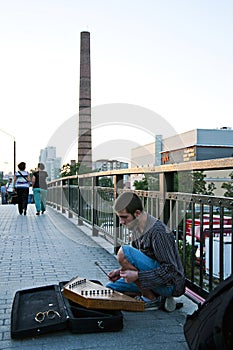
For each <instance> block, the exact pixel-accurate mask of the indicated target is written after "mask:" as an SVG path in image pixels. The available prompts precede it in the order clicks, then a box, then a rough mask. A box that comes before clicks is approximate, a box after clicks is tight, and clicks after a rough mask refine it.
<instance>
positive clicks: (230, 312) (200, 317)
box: [184, 275, 233, 350]
mask: <svg viewBox="0 0 233 350" xmlns="http://www.w3.org/2000/svg"><path fill="white" fill-rule="evenodd" d="M184 335H185V338H186V341H187V343H188V346H189V349H190V350H232V349H233V275H231V276H229V277H228V278H226V279H225V280H224V281H222V282H221V283H220V284H219V285H218V286H217V287H216V288H215V289H214V290H212V291H211V292H210V294H209V295H208V297H207V298H206V300H205V301H204V303H203V304H199V306H198V309H197V310H196V311H194V312H193V314H192V315H187V317H186V321H185V324H184Z"/></svg>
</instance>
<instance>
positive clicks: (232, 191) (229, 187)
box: [221, 172, 233, 197]
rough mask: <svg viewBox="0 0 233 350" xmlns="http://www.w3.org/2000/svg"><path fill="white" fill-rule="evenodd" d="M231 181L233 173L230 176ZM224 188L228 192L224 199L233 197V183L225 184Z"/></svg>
mask: <svg viewBox="0 0 233 350" xmlns="http://www.w3.org/2000/svg"><path fill="white" fill-rule="evenodd" d="M229 176H230V178H231V180H233V172H231V173H230V174H229ZM221 187H222V188H224V189H225V190H226V192H225V193H224V197H233V182H223V184H222V186H221Z"/></svg>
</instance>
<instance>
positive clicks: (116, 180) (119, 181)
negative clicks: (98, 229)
mask: <svg viewBox="0 0 233 350" xmlns="http://www.w3.org/2000/svg"><path fill="white" fill-rule="evenodd" d="M113 184H114V201H115V200H116V198H117V197H118V189H122V188H123V175H121V174H120V175H119V174H118V175H114V176H113ZM119 230H120V222H119V218H118V216H117V215H116V214H115V213H113V232H114V243H113V244H114V253H115V254H117V252H118V250H119V249H120V245H119V244H118V237H119Z"/></svg>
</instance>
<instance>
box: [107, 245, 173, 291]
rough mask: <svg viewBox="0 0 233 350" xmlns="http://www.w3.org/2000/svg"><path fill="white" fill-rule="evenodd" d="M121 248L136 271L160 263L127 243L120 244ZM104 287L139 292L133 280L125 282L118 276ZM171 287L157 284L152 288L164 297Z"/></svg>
mask: <svg viewBox="0 0 233 350" xmlns="http://www.w3.org/2000/svg"><path fill="white" fill-rule="evenodd" d="M122 249H123V252H124V255H125V257H126V259H127V260H128V262H129V263H130V264H131V265H133V266H135V267H136V269H137V270H138V271H148V270H153V269H156V268H158V267H159V266H160V264H159V263H158V262H157V261H156V260H153V259H151V258H149V257H148V256H147V255H145V254H143V253H142V252H140V251H139V250H138V249H135V248H133V247H131V246H128V245H124V246H122ZM106 287H108V288H111V289H114V290H116V291H118V292H121V293H124V292H130V293H139V292H140V290H139V289H138V286H137V285H136V283H134V282H133V283H127V282H125V280H124V278H120V279H118V280H117V281H116V282H108V283H107V285H106ZM151 289H152V288H151ZM173 289H174V286H169V287H167V286H163V285H158V286H157V287H154V288H153V289H152V290H153V291H154V292H155V293H156V294H159V295H162V296H164V297H169V296H171V295H172V292H173Z"/></svg>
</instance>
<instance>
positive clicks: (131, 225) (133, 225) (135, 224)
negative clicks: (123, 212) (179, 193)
mask: <svg viewBox="0 0 233 350" xmlns="http://www.w3.org/2000/svg"><path fill="white" fill-rule="evenodd" d="M133 217H134V219H133V221H131V222H130V223H129V224H128V225H127V226H126V227H127V228H128V229H129V230H135V229H136V228H137V227H138V218H137V216H136V215H135V214H133Z"/></svg>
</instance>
